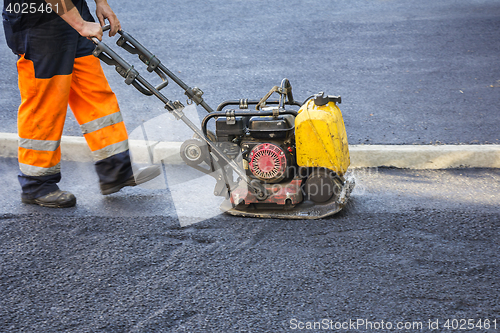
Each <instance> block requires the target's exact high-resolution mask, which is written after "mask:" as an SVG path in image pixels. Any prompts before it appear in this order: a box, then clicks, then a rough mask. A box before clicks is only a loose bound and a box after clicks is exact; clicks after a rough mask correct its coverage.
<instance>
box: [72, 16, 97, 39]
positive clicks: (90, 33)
mask: <svg viewBox="0 0 500 333" xmlns="http://www.w3.org/2000/svg"><path fill="white" fill-rule="evenodd" d="M77 31H78V33H79V34H80V35H82V36H83V37H87V38H89V39H90V38H92V37H96V38H97V39H99V40H102V28H101V25H100V24H99V23H95V22H87V21H83V22H82V24H81V27H79V28H78V29H77Z"/></svg>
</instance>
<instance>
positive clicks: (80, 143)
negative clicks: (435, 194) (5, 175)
mask: <svg viewBox="0 0 500 333" xmlns="http://www.w3.org/2000/svg"><path fill="white" fill-rule="evenodd" d="M181 144H182V142H152V143H151V146H150V149H151V151H152V153H153V156H154V162H155V163H158V162H159V161H160V160H162V159H163V160H164V161H165V162H166V163H168V164H182V163H183V161H182V159H181V158H180V156H179V150H180V146H181ZM17 146H18V136H17V134H12V133H0V157H17ZM130 150H131V152H132V156H133V159H134V162H137V163H147V162H149V159H150V157H149V151H148V149H147V146H146V143H145V142H144V141H140V140H130ZM349 150H350V155H351V167H353V168H373V167H384V166H386V167H396V168H409V169H449V168H459V167H468V168H500V145H439V146H438V145H433V146H431V145H429V146H421V145H350V146H349ZM61 154H62V159H63V160H69V161H78V162H89V161H92V157H91V155H90V150H89V148H88V146H87V144H86V142H85V139H84V138H83V137H72V136H63V137H62V140H61Z"/></svg>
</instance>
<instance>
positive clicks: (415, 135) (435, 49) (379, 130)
mask: <svg viewBox="0 0 500 333" xmlns="http://www.w3.org/2000/svg"><path fill="white" fill-rule="evenodd" d="M109 2H110V4H111V6H112V7H113V8H114V9H115V11H116V13H117V15H118V16H119V18H120V20H121V23H122V26H123V29H124V30H126V31H128V32H129V33H131V34H132V35H133V36H135V37H136V38H137V39H138V40H139V41H140V42H142V44H144V45H145V46H146V47H147V48H149V49H150V50H151V51H152V52H153V53H154V54H156V55H157V56H158V57H159V59H160V60H162V62H163V63H164V64H165V65H166V66H167V67H168V68H170V69H171V70H172V71H173V72H174V73H175V74H177V75H178V76H179V77H180V78H181V79H183V80H184V81H185V82H186V83H187V84H189V85H190V86H198V87H200V88H202V89H203V90H204V91H205V99H206V101H207V102H208V104H209V105H211V106H212V108H215V107H216V106H217V105H218V104H219V103H221V102H222V101H224V100H228V99H240V98H251V99H258V98H261V97H262V96H264V95H265V94H266V93H267V92H268V91H269V90H270V89H271V88H272V87H273V86H274V85H278V84H279V83H280V82H281V80H282V78H284V77H286V78H288V79H289V80H290V81H291V83H292V86H293V89H294V90H293V91H294V96H295V98H296V99H297V100H300V101H303V100H304V99H306V98H307V97H309V96H310V95H312V94H314V93H317V92H319V91H324V92H325V93H327V94H330V95H341V96H342V98H343V103H342V104H341V109H342V111H343V113H344V119H345V122H346V127H347V133H348V135H349V140H350V143H352V144H359V143H367V144H413V143H417V144H429V143H434V144H435V143H447V144H456V143H466V144H469V143H472V144H474V143H499V140H500V137H499V134H498V133H499V131H498V124H499V123H500V112H499V111H500V110H499V97H500V90H499V89H500V43H499V41H498V36H499V34H500V3H499V2H498V1H497V0H475V1H469V0H457V1H455V0H454V1H451V0H446V1H434V0H422V1H404V0H374V1H367V0H349V1H347V0H339V1H314V0H300V1H298V0H294V1H286V2H279V1H274V2H269V1H259V0H245V1H201V0H194V1H180V0H169V1H160V0H156V1H147V2H142V1H130V0H129V1H114V0H110V1H109ZM0 35H3V34H0ZM105 41H108V42H109V44H110V45H114V40H111V39H109V38H107V39H105ZM122 55H124V57H125V58H126V59H127V60H128V61H129V62H131V63H134V64H135V65H136V68H137V69H139V70H140V72H141V73H143V74H144V73H146V70H145V68H144V67H143V66H142V65H141V63H140V62H139V61H138V59H135V56H131V55H127V54H122ZM15 61H16V57H15V55H13V54H12V53H11V52H10V50H9V49H8V47H7V46H6V44H5V40H4V38H3V36H2V37H0V68H1V69H2V76H1V79H0V132H11V133H14V132H16V123H15V122H16V119H15V114H16V110H17V106H18V105H19V93H18V89H17V74H16V68H15ZM134 61H136V62H134ZM106 67H107V66H106ZM106 74H107V77H108V79H109V81H110V84H111V86H112V88H113V89H114V91H115V92H116V94H117V96H118V100H119V101H120V103H121V107H122V110H123V112H124V117H125V121H126V124H127V126H128V128H129V129H134V128H136V127H137V126H139V124H140V123H141V122H142V121H143V120H144V121H147V120H149V119H152V118H154V117H156V116H158V115H159V114H161V113H162V112H164V109H163V105H162V103H161V102H159V101H158V100H156V99H155V98H147V97H145V96H143V95H141V94H140V93H139V92H137V91H135V89H134V88H132V87H130V86H127V85H125V84H124V82H123V79H122V78H121V76H119V75H118V74H117V73H116V72H115V71H114V69H113V68H111V67H109V68H108V67H107V68H106ZM147 77H148V78H150V79H151V81H152V82H158V81H155V79H158V78H155V76H154V75H151V76H147ZM171 86H172V87H170V86H169V87H168V88H167V90H165V94H166V96H167V97H169V98H170V99H172V100H175V99H179V100H181V101H182V102H183V103H184V102H185V97H184V95H183V93H182V92H181V91H179V90H176V89H174V88H173V84H171ZM69 118H70V119H69V120H68V124H67V126H66V129H65V134H66V135H81V134H80V129H79V127H78V126H77V124H76V121H75V120H74V118H73V116H72V115H70V116H69Z"/></svg>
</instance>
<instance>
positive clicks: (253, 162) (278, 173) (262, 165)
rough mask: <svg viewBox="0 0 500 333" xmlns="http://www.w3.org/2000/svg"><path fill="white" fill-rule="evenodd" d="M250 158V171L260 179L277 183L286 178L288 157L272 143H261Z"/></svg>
mask: <svg viewBox="0 0 500 333" xmlns="http://www.w3.org/2000/svg"><path fill="white" fill-rule="evenodd" d="M248 157H249V159H248V160H249V162H248V166H249V169H250V171H251V172H252V174H253V175H254V176H255V177H257V178H258V179H260V180H262V181H265V182H268V183H276V182H279V181H281V180H282V179H283V178H285V174H286V169H287V156H286V153H285V151H284V150H283V149H281V147H279V146H277V145H275V144H272V143H261V144H258V145H256V146H255V147H253V149H252V150H251V152H250V154H249V155H248Z"/></svg>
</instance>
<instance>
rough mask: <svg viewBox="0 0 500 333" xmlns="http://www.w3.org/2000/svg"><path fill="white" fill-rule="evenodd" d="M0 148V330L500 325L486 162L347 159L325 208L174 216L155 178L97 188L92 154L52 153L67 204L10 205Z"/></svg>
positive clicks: (494, 199)
mask: <svg viewBox="0 0 500 333" xmlns="http://www.w3.org/2000/svg"><path fill="white" fill-rule="evenodd" d="M1 162H2V163H1V164H0V165H1V168H2V169H1V170H0V171H1V173H2V177H1V178H0V179H1V182H2V183H1V185H2V188H4V189H6V191H2V193H1V194H0V203H1V204H0V207H1V211H0V244H1V246H0V331H1V332H56V331H62V332H299V331H308V332H312V331H318V332H319V331H325V330H324V329H317V330H299V329H298V328H299V327H306V326H305V325H308V324H309V325H314V322H321V323H324V322H323V321H324V320H326V321H327V322H328V323H330V321H331V325H336V324H337V323H339V324H337V325H342V324H343V323H347V322H349V320H352V321H355V322H356V323H360V324H361V322H358V321H357V320H364V321H365V322H366V321H369V322H370V323H372V325H374V324H375V325H381V323H382V322H384V323H385V325H387V323H389V322H390V323H391V325H394V326H393V327H394V328H395V327H396V325H399V324H401V325H417V326H412V328H411V329H408V330H404V331H405V332H429V331H430V330H429V329H427V325H428V322H429V320H431V322H432V323H435V322H436V320H438V321H439V323H438V325H439V329H438V330H433V331H434V332H449V330H447V329H446V328H445V326H444V325H445V324H446V320H447V319H450V320H451V321H450V322H449V324H450V323H452V321H453V320H454V319H455V320H461V319H473V320H474V323H475V324H477V323H478V321H479V319H481V322H482V323H484V322H485V320H489V321H490V323H491V324H493V321H494V320H496V323H497V325H499V324H500V301H499V300H500V292H499V290H500V288H499V283H500V265H499V259H500V248H499V246H498V244H499V242H500V233H499V228H498V225H499V223H500V207H499V201H500V200H499V196H498V193H499V191H500V182H499V180H500V172H499V171H498V170H486V169H476V170H474V169H457V170H446V171H410V170H395V169H368V170H357V171H355V176H356V179H357V187H356V190H355V192H354V193H353V196H352V198H351V201H350V203H349V205H348V207H346V208H345V210H344V211H342V212H341V213H340V214H338V215H336V216H333V217H331V218H326V219H321V220H314V221H307V220H298V221H287V220H271V219H268V220H263V219H252V218H236V217H231V216H228V215H225V214H220V213H219V214H218V215H214V216H211V217H208V216H209V215H207V217H208V218H206V219H205V220H203V218H201V219H199V220H197V221H196V223H192V224H190V225H186V226H184V227H181V226H180V223H179V221H180V219H179V216H180V215H181V214H183V212H182V210H177V209H176V207H174V204H173V203H174V200H173V198H172V196H173V193H174V192H173V191H170V190H169V188H168V187H166V188H165V187H164V188H163V189H161V188H156V189H147V188H127V189H124V190H123V191H122V192H120V193H117V194H114V195H111V196H108V197H102V196H100V195H99V192H98V186H97V184H96V182H97V178H96V177H95V175H94V174H93V170H92V165H90V164H78V163H70V162H64V163H63V166H62V167H63V170H65V179H64V180H63V182H62V183H61V186H62V187H63V188H65V189H71V190H72V191H73V192H74V193H75V194H76V195H77V197H78V204H77V207H75V208H70V209H60V210H57V209H49V208H42V207H38V206H31V205H22V204H21V203H20V200H19V193H18V190H17V189H16V187H15V186H14V185H17V184H16V182H17V180H16V177H15V176H14V175H13V173H14V172H12V170H14V169H15V168H16V161H15V160H13V159H3V160H2V161H1ZM172 168H177V169H178V170H177V171H179V170H180V172H181V173H182V172H186V173H191V175H192V176H193V178H196V175H195V174H192V172H194V171H193V170H191V171H190V169H186V168H183V167H181V166H179V167H172ZM168 176H169V175H168V174H167V178H168ZM177 179H179V178H177ZM169 184H170V183H169ZM202 190H203V189H199V190H198V191H202ZM205 191H206V192H211V191H212V188H209V189H205ZM181 199H183V201H185V202H186V203H187V205H188V207H192V209H193V210H196V209H197V206H199V205H202V204H203V203H201V202H199V199H198V198H197V197H193V196H191V197H185V198H181ZM408 323H409V324H408ZM419 323H421V325H423V326H422V329H420V328H419V326H418V325H419ZM301 325H302V326H301ZM329 325H330V324H329ZM322 327H324V326H322ZM328 327H331V326H328ZM333 327H334V328H335V326H333ZM375 327H377V326H375ZM378 327H380V326H378ZM497 327H498V326H497ZM333 331H335V329H333ZM344 331H348V332H376V331H381V330H375V329H372V328H371V327H370V326H363V325H361V326H356V329H353V327H352V326H350V329H349V330H344ZM382 331H383V330H382ZM385 331H386V332H387V330H385ZM472 331H473V332H495V330H493V328H492V327H491V328H490V330H484V329H474V330H472ZM496 331H498V328H497V330H496Z"/></svg>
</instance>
